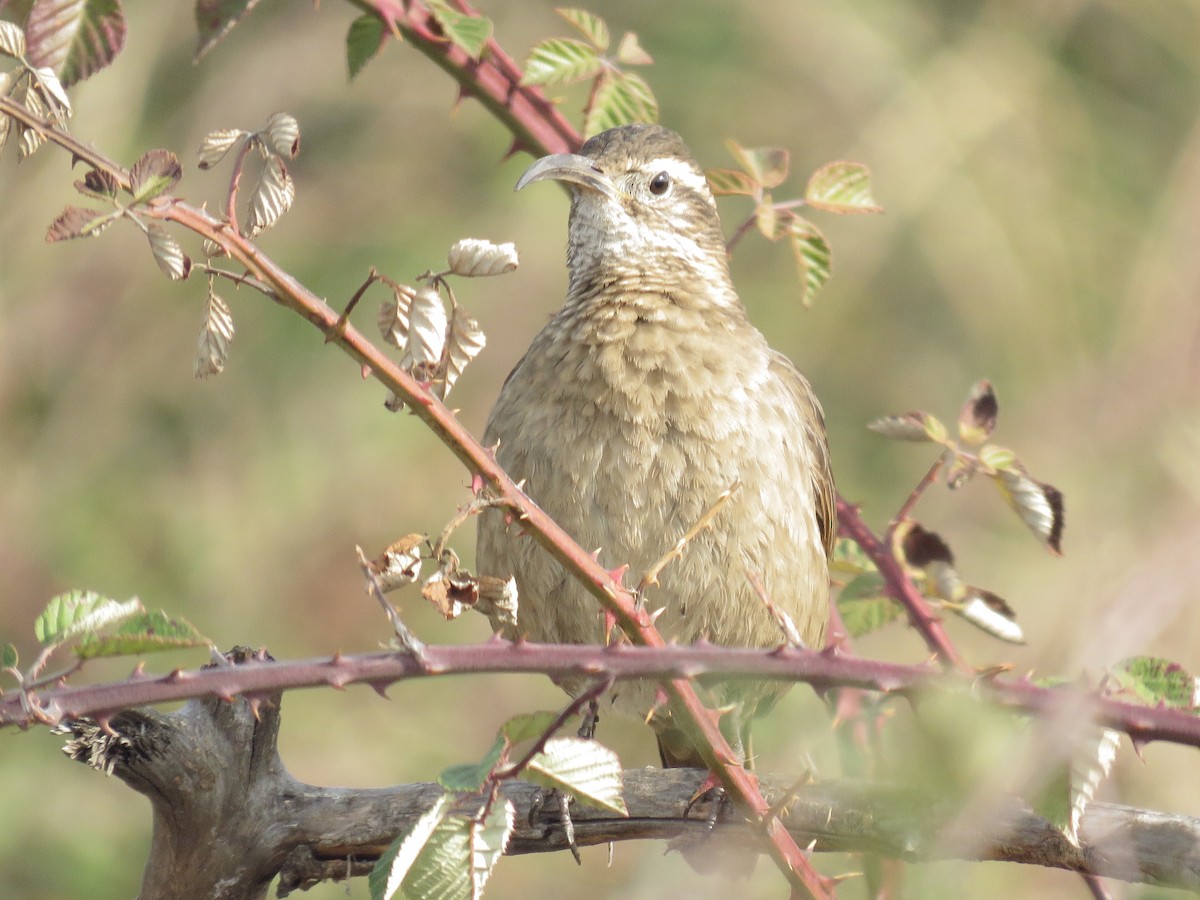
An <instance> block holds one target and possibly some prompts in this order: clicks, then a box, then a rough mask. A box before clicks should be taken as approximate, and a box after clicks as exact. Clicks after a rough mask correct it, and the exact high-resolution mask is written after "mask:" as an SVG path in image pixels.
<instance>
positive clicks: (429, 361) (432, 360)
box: [400, 287, 448, 380]
mask: <svg viewBox="0 0 1200 900" xmlns="http://www.w3.org/2000/svg"><path fill="white" fill-rule="evenodd" d="M447 324H448V323H447V319H446V305H445V304H444V303H443V302H442V298H441V295H440V294H438V292H437V291H435V290H434V289H433V288H429V287H425V288H421V289H420V290H419V291H417V292H416V294H415V295H414V296H413V300H412V304H411V306H410V307H409V319H408V340H407V341H406V342H405V345H404V355H403V356H401V357H400V365H401V366H403V367H404V368H406V369H409V370H411V371H416V370H417V369H418V367H432V368H431V369H430V371H428V372H424V373H418V374H419V375H421V374H424V375H425V376H426V379H427V380H428V377H430V376H432V375H433V374H435V372H436V367H437V364H438V363H440V362H441V359H442V351H443V350H444V349H445V346H446V330H447Z"/></svg>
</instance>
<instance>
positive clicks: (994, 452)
mask: <svg viewBox="0 0 1200 900" xmlns="http://www.w3.org/2000/svg"><path fill="white" fill-rule="evenodd" d="M977 455H978V456H979V461H980V462H981V463H983V464H984V465H985V466H986V467H987V468H988V469H990V470H991V471H992V472H1000V471H1003V470H1005V469H1011V468H1012V466H1013V463H1015V462H1016V461H1017V454H1015V453H1013V452H1012V451H1011V450H1009V449H1008V448H1007V447H997V446H996V445H995V444H984V445H983V446H982V447H980V448H979V453H978V454H977Z"/></svg>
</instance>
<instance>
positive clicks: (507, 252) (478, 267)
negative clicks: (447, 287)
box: [447, 238, 518, 278]
mask: <svg viewBox="0 0 1200 900" xmlns="http://www.w3.org/2000/svg"><path fill="white" fill-rule="evenodd" d="M447 262H448V264H449V266H450V271H451V272H452V273H453V274H455V275H461V276H463V277H466V278H480V277H486V276H490V275H504V274H505V273H507V272H511V271H513V270H514V269H516V268H517V264H518V259H517V248H516V245H515V244H511V243H507V244H493V243H492V242H491V241H485V240H481V239H479V238H463V239H462V240H461V241H457V242H456V243H455V244H454V246H453V247H451V248H450V253H449V254H448V255H447Z"/></svg>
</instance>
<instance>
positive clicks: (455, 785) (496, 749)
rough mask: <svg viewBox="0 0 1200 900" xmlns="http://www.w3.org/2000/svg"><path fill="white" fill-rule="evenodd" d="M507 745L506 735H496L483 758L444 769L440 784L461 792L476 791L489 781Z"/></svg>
mask: <svg viewBox="0 0 1200 900" xmlns="http://www.w3.org/2000/svg"><path fill="white" fill-rule="evenodd" d="M507 746H508V742H507V741H506V740H505V739H504V736H503V735H502V734H498V735H496V740H495V741H494V742H493V743H492V746H491V749H489V750H488V752H487V754H486V755H485V756H484V757H483V759H481V760H480V761H479V762H477V763H460V764H458V765H454V766H449V767H447V768H445V769H443V770H442V774H441V775H439V776H438V784H440V785H441V786H442V787H444V788H445V789H446V790H448V791H454V792H456V793H459V794H473V793H475V792H476V791H478V790H480V789H482V788H483V786H484V784H485V783H487V779H488V776H489V775H491V774H492V770H493V769H494V768H496V763H498V762H499V761H500V757H501V756H502V755H503V753H504V750H505V748H506V747H507Z"/></svg>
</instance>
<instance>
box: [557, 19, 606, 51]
mask: <svg viewBox="0 0 1200 900" xmlns="http://www.w3.org/2000/svg"><path fill="white" fill-rule="evenodd" d="M554 11H555V12H556V13H558V14H559V15H560V16H562V17H563V18H564V19H566V20H567V21H568V22H570V23H571V25H572V26H573V27H574V28H575V30H576V31H578V32H579V33H580V34H582V35H583V37H584V39H585V40H586V41H587V42H588V43H589V44H591V45H592V46H593V47H595V48H596V50H597V51H598V52H600V53H603V52H604V51H605V50H607V49H608V43H609V35H608V25H607V24H606V23H605V21H604V20H603V19H602V18H600V17H599V16H597V15H594V14H592V13H590V12H588V11H587V10H585V9H556V10H554Z"/></svg>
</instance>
